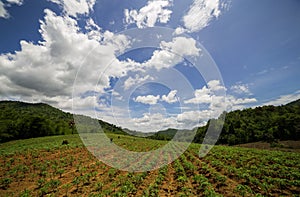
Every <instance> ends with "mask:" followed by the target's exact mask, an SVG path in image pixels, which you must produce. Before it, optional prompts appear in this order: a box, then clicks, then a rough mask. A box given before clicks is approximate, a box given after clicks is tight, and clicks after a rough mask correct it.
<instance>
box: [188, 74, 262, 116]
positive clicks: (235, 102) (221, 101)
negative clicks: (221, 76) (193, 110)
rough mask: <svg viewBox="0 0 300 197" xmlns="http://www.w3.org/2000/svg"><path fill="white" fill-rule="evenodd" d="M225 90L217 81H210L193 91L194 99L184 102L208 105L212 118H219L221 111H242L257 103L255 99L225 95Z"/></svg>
mask: <svg viewBox="0 0 300 197" xmlns="http://www.w3.org/2000/svg"><path fill="white" fill-rule="evenodd" d="M225 91H226V88H225V87H224V86H223V85H221V84H220V81H218V80H212V81H209V82H208V83H207V87H206V86H204V87H202V88H201V89H197V90H195V91H194V97H193V98H191V99H188V100H185V101H184V103H186V104H208V105H209V110H210V111H211V113H212V117H217V116H219V115H220V114H221V113H222V112H223V110H236V109H243V108H245V105H248V104H253V103H256V102H257V99H256V98H247V97H246V98H239V97H235V96H233V95H230V94H229V95H226V99H225Z"/></svg>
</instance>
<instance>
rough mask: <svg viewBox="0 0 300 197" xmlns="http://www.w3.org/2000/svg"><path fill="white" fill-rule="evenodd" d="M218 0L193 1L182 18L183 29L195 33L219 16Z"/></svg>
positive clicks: (219, 5) (220, 6)
mask: <svg viewBox="0 0 300 197" xmlns="http://www.w3.org/2000/svg"><path fill="white" fill-rule="evenodd" d="M222 6H224V5H222V4H221V3H220V0H194V2H193V4H192V5H191V6H190V8H189V10H188V12H187V14H186V15H185V16H184V17H183V22H184V27H185V28H186V30H187V31H189V32H197V31H200V30H201V29H203V28H205V27H207V26H208V25H209V23H210V22H211V21H212V20H213V19H216V18H218V17H219V16H220V14H221V8H222Z"/></svg>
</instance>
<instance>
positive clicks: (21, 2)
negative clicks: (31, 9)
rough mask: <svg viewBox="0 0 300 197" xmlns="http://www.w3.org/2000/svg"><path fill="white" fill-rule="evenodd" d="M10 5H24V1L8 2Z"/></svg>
mask: <svg viewBox="0 0 300 197" xmlns="http://www.w3.org/2000/svg"><path fill="white" fill-rule="evenodd" d="M6 1H7V2H8V3H10V4H16V5H22V4H23V0H6Z"/></svg>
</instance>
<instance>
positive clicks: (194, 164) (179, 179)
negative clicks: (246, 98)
mask: <svg viewBox="0 0 300 197" xmlns="http://www.w3.org/2000/svg"><path fill="white" fill-rule="evenodd" d="M109 137H111V138H113V139H114V141H116V142H117V143H118V144H119V145H120V146H122V147H124V148H126V149H130V150H136V151H138V150H140V151H142V150H151V149H153V148H155V147H158V146H157V145H161V144H162V143H166V141H158V140H152V139H147V138H134V137H131V136H123V135H119V134H109ZM118 137H120V138H118ZM123 139H126V140H123ZM134 139H135V140H134ZM63 140H68V141H69V142H70V143H69V144H68V145H59V144H61V142H62V141H63ZM43 143H45V144H44V145H42V144H43ZM178 143H182V142H178ZM200 146H201V145H200V144H194V143H192V144H191V146H190V147H189V149H188V150H187V151H186V152H185V153H184V154H183V155H181V156H180V157H179V158H178V159H176V160H175V161H174V162H172V163H170V164H169V165H166V166H163V167H162V168H160V169H157V170H154V171H151V172H136V173H133V172H124V171H120V170H118V169H114V168H112V167H110V166H107V165H105V164H104V163H102V162H101V161H98V160H97V159H96V158H95V157H94V156H93V155H91V153H89V152H88V151H87V149H86V148H85V147H84V146H83V145H82V143H81V141H80V138H79V136H78V135H66V136H50V137H41V138H34V139H24V140H17V141H11V142H6V143H2V144H0V149H1V152H0V175H1V177H0V193H1V195H3V196H46V195H47V196H64V195H66V196H166V195H171V196H280V195H284V196H293V195H294V196H297V194H299V193H300V181H299V180H300V172H299V168H300V155H299V153H297V152H282V151H267V150H258V149H249V148H240V147H230V146H214V147H213V149H212V150H211V152H209V154H208V155H207V156H205V157H204V158H199V157H198V153H199V149H200ZM166 154H167V155H164V156H166V157H168V156H170V154H172V153H166ZM111 156H112V157H114V153H113V152H112V153H111ZM162 159H163V158H162ZM135 162H137V163H138V162H139V161H135ZM141 162H142V163H143V164H144V165H148V164H149V163H150V162H151V160H149V159H146V160H144V158H141Z"/></svg>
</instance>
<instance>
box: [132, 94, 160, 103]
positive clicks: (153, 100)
mask: <svg viewBox="0 0 300 197" xmlns="http://www.w3.org/2000/svg"><path fill="white" fill-rule="evenodd" d="M159 99H160V96H159V95H156V96H154V95H146V96H138V97H136V98H135V99H134V101H135V102H139V103H143V104H149V105H155V104H156V103H157V102H158V101H159Z"/></svg>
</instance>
